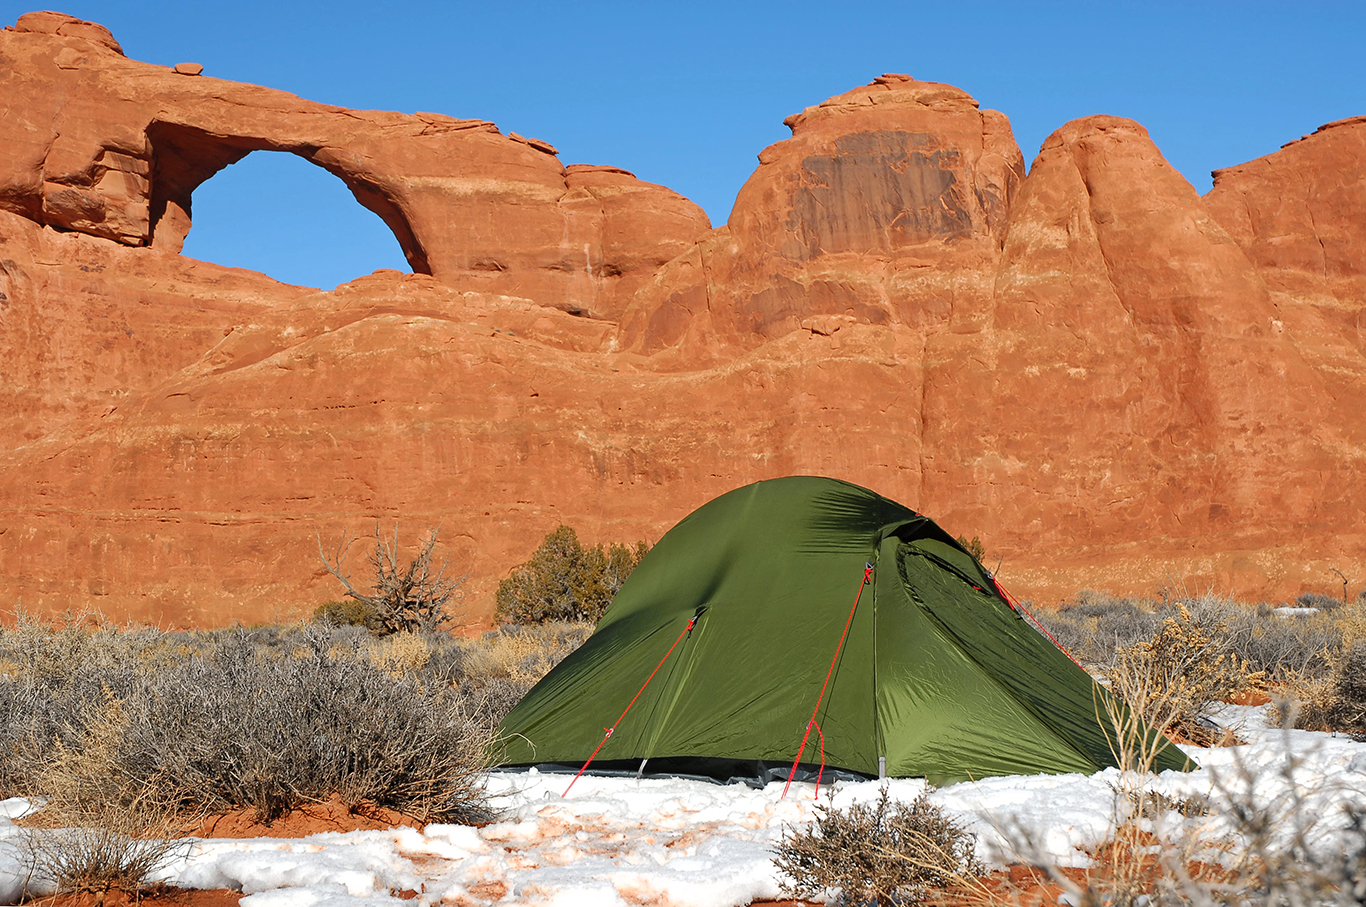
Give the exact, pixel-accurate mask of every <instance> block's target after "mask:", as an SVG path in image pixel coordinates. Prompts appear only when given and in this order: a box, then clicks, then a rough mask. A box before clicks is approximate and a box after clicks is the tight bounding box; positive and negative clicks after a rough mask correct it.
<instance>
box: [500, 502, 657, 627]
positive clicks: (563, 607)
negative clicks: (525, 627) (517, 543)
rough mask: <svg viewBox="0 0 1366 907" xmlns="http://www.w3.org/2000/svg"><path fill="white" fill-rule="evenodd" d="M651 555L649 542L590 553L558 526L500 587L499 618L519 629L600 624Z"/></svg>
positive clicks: (567, 529) (599, 547)
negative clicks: (628, 580)
mask: <svg viewBox="0 0 1366 907" xmlns="http://www.w3.org/2000/svg"><path fill="white" fill-rule="evenodd" d="M649 550H650V546H649V545H647V544H646V543H645V542H637V543H636V544H635V546H634V547H627V546H625V545H615V544H614V545H611V546H609V547H607V548H604V547H603V546H602V545H597V546H596V547H593V548H585V547H584V546H583V543H581V542H580V541H579V536H578V534H577V533H576V532H575V531H574V530H573V529H571V528H570V527H568V526H559V527H557V528H556V529H555V531H553V532H551V533H550V534H549V535H547V536H546V537H545V539H544V540H543V541H542V542H541V545H540V547H539V548H537V549H536V551H535V552H534V553H533V554H532V555H531V559H530V560H528V561H527V562H526V563H524V564H521V565H520V566H518V567H516V568H514V569H513V571H512V574H511V575H510V576H509V577H508V578H507V579H505V580H503V581H502V582H501V583H500V584H499V585H498V595H497V604H498V611H497V613H498V617H499V618H500V619H502V620H503V621H507V622H511V623H517V624H531V623H542V622H544V621H594V622H596V621H597V620H598V619H599V618H600V617H602V615H603V613H604V612H606V610H607V606H608V605H610V604H611V603H612V599H613V598H614V597H615V596H616V594H617V592H618V591H619V590H620V589H621V587H622V584H624V583H625V582H626V578H627V577H628V576H630V575H631V571H632V570H634V569H635V567H636V565H637V564H639V563H640V560H641V558H643V557H644V556H645V554H646V553H647V552H648V551H649Z"/></svg>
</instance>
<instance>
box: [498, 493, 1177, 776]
mask: <svg viewBox="0 0 1366 907" xmlns="http://www.w3.org/2000/svg"><path fill="white" fill-rule="evenodd" d="M998 589H999V587H998V586H997V585H996V584H995V582H994V581H993V580H992V578H991V577H990V576H989V574H987V573H986V571H985V570H983V568H982V567H981V566H980V565H979V564H978V563H977V561H976V560H974V559H973V557H972V556H971V555H970V554H968V553H967V552H966V551H964V550H963V548H962V547H961V546H960V545H958V544H957V543H956V542H955V541H954V540H953V539H952V538H951V537H950V536H949V535H948V534H947V533H945V532H944V531H943V530H942V529H940V528H939V527H938V526H936V525H935V524H934V523H933V522H931V521H930V520H929V519H927V518H925V517H923V516H921V515H920V514H917V513H915V512H914V511H912V510H910V509H908V508H906V507H903V506H902V505H900V504H898V503H896V502H894V501H890V500H888V499H886V498H883V497H881V496H879V495H877V494H874V493H873V492H871V491H868V490H867V489H864V488H860V487H858V486H856V485H851V484H849V483H847V482H841V481H837V480H834V479H825V478H812V477H791V478H784V479H774V480H771V481H766V482H758V483H756V484H753V485H748V486H746V487H744V488H739V489H736V490H735V491H732V492H729V493H728V494H725V495H722V496H721V497H719V498H717V499H715V500H713V501H711V502H710V503H708V504H706V505H704V506H703V507H701V508H700V509H698V510H696V511H694V512H693V513H692V514H690V515H689V516H688V517H686V518H685V519H684V520H683V521H682V522H680V523H679V524H678V525H677V526H675V527H674V528H673V529H671V530H669V532H668V533H667V534H666V535H665V536H664V537H663V538H662V539H660V541H659V544H657V545H656V546H655V547H654V549H653V550H651V551H650V553H649V554H648V555H646V557H645V558H644V560H643V561H642V562H641V563H640V565H639V566H638V567H637V568H636V570H635V572H633V573H632V574H631V576H630V578H629V579H628V580H627V582H626V584H625V585H624V586H623V587H622V589H621V591H620V592H619V593H618V594H617V597H616V599H615V600H614V601H613V602H612V605H611V607H610V608H609V609H608V611H607V613H606V615H604V617H603V618H602V620H601V621H600V622H599V623H598V626H597V628H596V629H595V630H594V632H593V635H592V636H591V637H589V638H588V640H587V641H586V642H585V643H584V644H583V645H582V646H581V647H580V648H579V649H578V650H577V651H575V652H574V653H573V654H571V655H570V656H569V657H568V658H566V659H565V660H564V661H563V662H561V663H560V664H559V665H558V666H556V667H555V669H554V670H552V671H551V672H550V673H549V674H547V675H546V676H545V677H544V678H543V679H542V680H541V682H540V683H538V684H537V685H536V686H535V687H533V688H532V690H531V691H530V692H529V693H527V695H526V696H525V697H524V698H523V699H522V701H521V702H520V703H518V704H517V706H516V707H515V708H514V709H513V710H512V712H511V713H509V714H508V716H507V718H506V719H504V721H503V723H502V726H501V728H500V735H499V741H500V744H501V746H502V747H503V750H502V752H501V753H500V756H501V762H502V763H503V764H504V765H509V766H529V765H542V766H554V767H559V768H564V769H568V770H578V769H579V768H580V767H581V766H582V765H583V764H584V763H585V761H587V760H588V759H590V757H591V758H592V759H593V763H592V765H593V770H594V771H617V772H630V773H632V774H635V773H637V772H639V771H641V770H643V771H645V772H648V773H650V774H654V773H661V774H663V773H667V774H683V775H703V776H709V777H714V778H718V779H727V778H737V777H739V778H758V779H760V780H772V779H774V778H785V777H787V776H788V774H789V770H790V768H791V766H792V765H793V763H794V760H795V759H796V757H797V754H798V750H799V749H800V748H801V747H802V745H803V742H804V739H805V738H806V737H808V736H809V737H810V739H809V741H807V743H806V746H805V749H804V750H803V751H802V752H803V755H802V757H801V760H800V766H799V767H798V771H797V773H795V774H794V777H796V778H801V777H811V776H814V775H815V774H816V772H817V771H818V770H823V771H824V772H825V773H826V776H827V777H829V775H830V773H832V772H838V773H844V774H853V775H856V776H858V775H861V776H866V777H879V776H881V775H886V776H891V777H917V776H921V777H927V778H930V779H932V780H935V781H939V782H944V781H952V780H964V779H968V778H980V777H983V776H987V775H1006V774H1033V773H1039V772H1052V773H1057V772H1086V773H1091V772H1095V771H1099V770H1100V769H1102V768H1104V767H1106V766H1111V765H1115V764H1116V756H1115V754H1116V753H1117V752H1118V751H1119V750H1118V743H1117V742H1116V741H1115V740H1113V739H1111V738H1112V737H1114V736H1115V732H1114V730H1113V722H1112V721H1111V720H1109V719H1108V718H1107V715H1108V711H1107V709H1112V708H1120V707H1118V706H1116V705H1115V704H1114V703H1113V701H1112V699H1111V697H1110V696H1109V694H1108V693H1107V692H1105V690H1104V689H1103V688H1101V687H1100V686H1098V685H1097V684H1096V683H1095V682H1094V681H1092V679H1091V678H1090V677H1089V676H1088V675H1087V674H1086V672H1085V671H1083V670H1082V669H1081V668H1079V667H1078V666H1077V665H1076V664H1074V663H1073V662H1072V661H1071V659H1070V658H1069V657H1068V656H1067V655H1066V654H1064V653H1063V652H1062V651H1061V650H1059V649H1058V648H1057V647H1056V646H1054V645H1053V644H1052V643H1051V642H1049V641H1048V640H1047V639H1045V638H1044V637H1043V636H1041V635H1040V634H1039V633H1038V632H1037V631H1036V630H1035V629H1034V628H1033V627H1032V626H1031V625H1030V624H1029V623H1028V622H1027V621H1026V620H1025V619H1024V617H1023V616H1022V615H1021V614H1020V613H1019V611H1017V610H1016V609H1015V608H1014V607H1013V606H1012V605H1011V604H1010V603H1009V602H1008V601H1007V600H1006V599H1005V598H1004V597H1003V596H1002V595H1001V594H1000V593H999V591H998ZM856 600H857V605H855V602H856ZM841 640H843V642H841ZM818 702H819V708H817V703H818ZM813 710H815V714H814V716H813ZM813 717H814V721H813ZM609 729H610V731H609ZM1142 732H1143V733H1144V734H1147V735H1149V737H1148V739H1149V741H1153V742H1154V746H1155V747H1156V748H1157V755H1156V758H1155V760H1154V765H1153V768H1154V769H1155V770H1158V771H1161V770H1164V769H1188V768H1192V767H1193V766H1192V764H1191V763H1190V762H1189V761H1188V760H1187V759H1186V757H1185V755H1184V754H1183V753H1181V752H1180V750H1178V749H1177V748H1176V747H1175V746H1173V745H1170V744H1168V743H1166V741H1165V739H1164V738H1158V737H1157V736H1156V732H1154V731H1152V729H1151V728H1148V727H1146V726H1143V727H1142ZM1159 740H1160V742H1157V741H1159Z"/></svg>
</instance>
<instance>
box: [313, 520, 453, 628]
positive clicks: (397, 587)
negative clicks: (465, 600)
mask: <svg viewBox="0 0 1366 907" xmlns="http://www.w3.org/2000/svg"><path fill="white" fill-rule="evenodd" d="M437 531H438V530H435V529H433V530H431V531H430V532H428V533H427V534H426V536H425V537H424V539H423V541H422V546H421V547H420V548H419V549H418V553H417V554H416V555H415V556H414V557H413V558H412V559H410V560H409V561H408V562H407V565H406V566H405V565H404V563H403V558H402V556H401V555H400V554H399V549H398V527H397V526H395V527H394V535H393V538H392V539H389V538H385V536H384V534H383V533H382V532H380V527H379V524H376V525H375V548H374V550H373V551H371V552H370V567H371V569H372V570H373V571H374V580H373V591H372V592H371V593H370V594H368V595H367V594H365V593H363V592H360V591H358V590H357V589H356V587H355V586H353V585H352V584H351V579H350V577H348V576H347V575H346V573H345V572H343V570H342V562H343V561H345V560H346V554H347V552H348V551H349V550H350V548H351V545H352V540H351V539H346V538H344V539H342V541H341V543H340V544H338V545H337V548H336V550H335V551H334V552H333V553H332V555H331V557H329V556H328V555H327V553H326V552H324V551H323V545H322V537H321V536H319V537H318V556H319V557H321V558H322V562H323V566H324V567H325V568H327V571H328V572H329V573H331V574H332V575H333V576H335V577H336V578H337V580H338V581H339V582H340V583H341V584H342V587H343V588H344V589H345V590H346V595H347V597H348V598H350V599H352V600H354V601H355V602H357V605H358V607H357V608H355V609H352V610H351V611H348V612H342V611H341V610H340V609H335V608H334V609H331V611H330V612H329V613H330V614H334V615H337V616H341V615H342V614H343V613H344V614H347V615H349V616H350V617H351V619H350V620H347V621H337V622H338V623H342V622H345V623H351V624H356V623H357V621H356V618H358V617H363V618H364V620H363V625H364V626H365V627H367V628H368V629H370V630H371V631H373V632H375V633H379V634H385V633H400V632H403V631H410V632H411V631H414V630H425V631H431V630H436V629H438V628H439V627H442V626H444V625H445V624H446V623H447V622H448V621H449V620H450V615H449V614H448V613H447V610H446V609H447V606H448V605H450V604H451V602H452V601H454V600H455V598H456V596H457V595H458V594H459V590H460V587H461V585H463V584H464V581H465V578H464V577H463V576H461V577H456V578H451V579H448V578H447V577H446V568H445V565H442V566H439V567H438V566H434V565H433V564H432V551H433V549H434V548H435V547H436V537H437ZM324 607H326V606H324ZM315 615H316V612H315Z"/></svg>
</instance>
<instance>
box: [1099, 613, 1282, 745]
mask: <svg viewBox="0 0 1366 907" xmlns="http://www.w3.org/2000/svg"><path fill="white" fill-rule="evenodd" d="M1206 621H1208V618H1207V619H1206ZM1206 621H1201V620H1199V619H1197V618H1196V617H1195V616H1194V615H1193V614H1192V612H1191V610H1190V609H1189V608H1187V607H1186V605H1185V604H1183V603H1177V605H1176V614H1175V615H1174V616H1171V617H1167V618H1165V619H1164V620H1163V621H1162V625H1161V626H1160V627H1159V628H1158V630H1157V632H1156V633H1155V634H1153V636H1152V638H1151V639H1147V640H1143V641H1140V642H1136V643H1134V644H1133V645H1131V646H1129V647H1127V648H1124V649H1121V650H1119V651H1118V652H1117V653H1116V655H1115V660H1114V663H1113V665H1112V666H1111V667H1110V669H1109V670H1108V671H1107V672H1106V674H1107V677H1108V678H1109V681H1110V684H1111V688H1112V689H1114V690H1115V692H1117V693H1119V694H1120V695H1121V696H1123V697H1124V698H1125V700H1126V701H1127V702H1128V704H1129V706H1130V707H1131V708H1133V709H1134V710H1135V711H1136V712H1137V713H1138V714H1139V715H1141V716H1142V717H1143V718H1145V719H1146V720H1147V721H1148V723H1149V724H1151V725H1152V726H1153V727H1154V728H1156V729H1157V730H1159V731H1161V732H1163V733H1165V734H1172V733H1178V734H1181V735H1183V736H1185V737H1186V739H1188V740H1193V741H1195V742H1197V743H1201V744H1202V745H1209V744H1212V743H1215V742H1217V738H1216V737H1215V736H1212V734H1211V731H1210V728H1211V725H1210V724H1209V722H1208V718H1209V716H1210V714H1211V712H1212V711H1213V709H1214V708H1215V707H1216V705H1217V704H1218V703H1220V702H1221V701H1225V700H1228V699H1230V698H1232V697H1233V696H1235V695H1237V694H1239V693H1242V692H1245V691H1249V690H1256V689H1260V688H1261V687H1262V686H1263V685H1264V683H1265V680H1266V677H1265V674H1263V673H1262V672H1259V671H1253V670H1251V669H1250V668H1249V667H1248V665H1247V663H1246V662H1245V661H1244V660H1243V659H1241V658H1239V657H1238V656H1237V655H1236V654H1234V653H1233V652H1231V651H1229V650H1228V649H1227V647H1226V646H1225V645H1224V644H1223V643H1222V641H1221V639H1220V637H1221V636H1222V635H1223V634H1224V633H1225V631H1226V630H1227V622H1218V623H1212V624H1211V623H1209V622H1206Z"/></svg>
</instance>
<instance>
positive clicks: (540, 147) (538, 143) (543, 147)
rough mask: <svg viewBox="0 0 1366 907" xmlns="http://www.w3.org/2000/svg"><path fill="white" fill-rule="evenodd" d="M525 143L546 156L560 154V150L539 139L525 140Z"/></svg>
mask: <svg viewBox="0 0 1366 907" xmlns="http://www.w3.org/2000/svg"><path fill="white" fill-rule="evenodd" d="M526 143H527V144H528V145H530V146H531V147H532V148H535V149H536V150H537V151H544V152H545V153H546V154H559V153H560V149H558V148H556V147H555V146H554V145H552V144H550V143H549V142H546V141H543V140H541V139H527V140H526Z"/></svg>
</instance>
